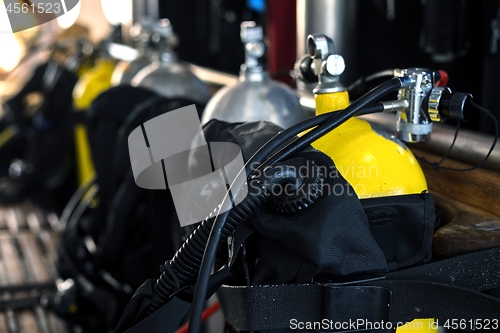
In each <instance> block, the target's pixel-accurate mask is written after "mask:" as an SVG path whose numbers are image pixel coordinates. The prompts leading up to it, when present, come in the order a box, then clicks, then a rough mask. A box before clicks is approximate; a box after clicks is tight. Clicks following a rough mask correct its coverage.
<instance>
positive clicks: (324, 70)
mask: <svg viewBox="0 0 500 333" xmlns="http://www.w3.org/2000/svg"><path fill="white" fill-rule="evenodd" d="M307 45H308V50H309V56H310V58H311V59H312V60H309V61H311V62H312V63H311V68H312V69H313V70H314V74H315V75H316V76H317V77H318V78H319V84H318V85H317V86H316V88H315V89H314V90H313V92H314V97H315V101H316V115H320V114H324V113H327V112H335V111H338V110H342V109H344V108H346V107H347V106H348V105H349V95H348V93H347V90H346V89H345V87H344V86H342V84H341V83H340V81H339V76H340V74H342V72H343V71H344V69H345V64H344V59H343V58H342V57H341V56H340V55H338V54H335V52H334V46H333V41H332V40H331V39H330V38H328V37H326V36H324V35H319V34H318V35H310V36H309V37H308V40H307ZM312 146H313V147H314V148H316V149H318V150H320V151H322V152H323V153H325V154H326V155H328V156H330V157H331V158H332V160H333V161H334V162H335V165H336V167H337V169H338V172H339V173H340V174H341V175H342V176H343V177H344V178H345V179H346V180H347V181H348V182H349V183H350V184H351V186H352V187H353V189H354V191H355V192H356V194H357V195H358V197H359V199H367V198H376V197H385V196H395V195H404V194H416V193H422V192H423V191H426V190H427V183H426V180H425V176H424V174H423V172H422V169H421V168H420V165H419V164H418V162H417V160H416V158H415V156H414V155H413V153H412V152H411V151H410V150H409V149H408V148H407V147H406V146H405V144H404V143H403V142H401V141H400V140H399V139H397V138H396V137H395V136H393V135H392V134H391V133H388V132H386V131H384V130H382V129H378V128H376V127H374V126H373V125H371V124H370V123H368V122H367V121H365V120H362V119H358V118H351V119H349V120H348V121H346V122H345V123H344V124H342V125H340V126H339V127H338V128H336V129H335V130H333V131H332V132H330V133H328V134H327V135H325V136H323V137H321V138H320V139H318V140H317V141H315V142H313V143H312ZM437 331H438V329H437V326H436V325H435V324H434V321H433V319H417V320H414V321H412V322H411V323H408V324H407V325H404V326H401V327H399V328H398V329H397V333H413V332H415V333H417V332H418V333H436V332H437Z"/></svg>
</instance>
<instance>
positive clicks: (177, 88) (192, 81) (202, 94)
mask: <svg viewBox="0 0 500 333" xmlns="http://www.w3.org/2000/svg"><path fill="white" fill-rule="evenodd" d="M154 32H155V34H157V35H158V38H161V39H162V40H163V41H164V42H159V43H158V51H157V52H155V54H154V55H153V59H154V60H153V62H152V63H151V64H150V65H148V66H147V67H145V68H143V69H142V70H141V71H139V73H137V75H136V76H135V77H134V78H133V79H132V82H131V84H132V86H140V87H143V88H149V89H151V90H152V91H154V92H156V93H158V94H159V95H161V96H163V97H167V98H175V97H189V98H190V99H192V100H193V101H196V102H199V103H207V102H208V100H209V99H210V96H211V93H210V89H209V88H208V86H207V85H206V84H205V83H204V82H202V81H201V80H200V79H199V78H197V77H196V76H195V75H194V74H193V73H192V72H191V71H190V69H189V67H188V66H187V65H186V64H185V63H183V62H181V61H179V60H178V59H177V56H176V55H175V53H174V52H173V50H172V49H173V47H174V46H175V45H176V44H177V37H176V35H175V34H174V32H173V29H172V26H171V24H170V21H169V20H167V19H162V20H160V21H158V25H157V26H155V28H154Z"/></svg>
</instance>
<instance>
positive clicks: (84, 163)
mask: <svg viewBox="0 0 500 333" xmlns="http://www.w3.org/2000/svg"><path fill="white" fill-rule="evenodd" d="M115 64H116V61H114V60H111V59H107V58H102V59H98V60H97V63H96V66H95V67H94V68H92V69H91V70H89V71H87V72H86V73H84V74H83V75H82V76H81V77H80V80H78V82H77V84H76V86H75V89H74V90H73V103H74V106H75V109H76V110H77V111H80V112H82V111H85V110H86V109H88V107H89V106H90V104H91V103H92V101H93V100H94V99H95V98H96V97H97V96H99V94H100V93H102V92H104V91H106V90H107V89H109V88H110V87H111V77H112V75H113V71H114V69H115ZM75 145H76V147H75V148H76V159H77V172H78V184H79V185H81V184H84V183H85V182H87V181H88V180H89V179H91V178H92V177H93V176H94V173H95V170H94V165H93V163H92V157H91V154H90V147H89V142H88V139H87V130H86V129H85V126H83V125H81V124H77V125H75Z"/></svg>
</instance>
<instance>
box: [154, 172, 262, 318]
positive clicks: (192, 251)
mask: <svg viewBox="0 0 500 333" xmlns="http://www.w3.org/2000/svg"><path fill="white" fill-rule="evenodd" d="M252 182H253V183H252V184H251V186H250V184H249V186H247V188H248V195H247V197H246V198H245V199H244V200H243V201H242V202H241V203H240V204H238V205H237V206H236V207H234V208H233V209H231V210H230V211H229V212H227V213H228V216H227V221H226V223H225V226H224V230H223V231H222V233H221V237H220V240H221V241H225V240H226V239H227V238H228V237H229V236H230V235H231V234H232V233H233V232H234V231H235V230H236V228H238V226H239V225H240V224H241V223H243V222H244V221H246V220H247V219H248V218H249V217H250V216H251V215H252V214H254V213H255V212H256V211H257V210H258V209H259V208H260V207H262V206H263V205H264V204H265V203H266V202H267V201H268V197H267V195H266V193H267V191H266V188H265V187H264V186H263V185H261V184H260V181H259V180H257V179H255V180H252ZM214 221H215V220H214V219H213V218H209V219H206V220H205V221H203V222H202V223H201V224H200V225H199V226H198V227H197V228H196V229H195V230H194V231H193V233H192V234H191V235H190V236H189V238H188V239H187V240H186V241H185V242H184V244H183V245H182V247H181V248H180V249H179V250H178V251H177V253H176V254H175V256H174V257H173V258H172V260H170V261H168V262H166V263H165V266H167V265H169V266H170V267H166V269H165V271H164V272H163V273H162V274H161V276H160V278H159V279H158V280H157V281H156V285H155V289H154V293H153V295H152V299H151V307H150V311H149V313H152V312H154V311H156V310H158V309H159V308H160V307H161V306H162V305H164V304H165V303H166V302H167V300H168V298H169V297H170V296H171V295H172V294H173V293H174V292H175V291H176V290H177V289H178V288H179V287H182V286H186V285H189V284H191V283H193V282H194V280H195V278H196V276H197V275H198V272H199V269H200V265H201V259H202V258H203V254H204V252H205V245H206V244H207V241H208V238H209V236H210V232H211V230H212V227H213V224H214ZM172 273H173V274H172Z"/></svg>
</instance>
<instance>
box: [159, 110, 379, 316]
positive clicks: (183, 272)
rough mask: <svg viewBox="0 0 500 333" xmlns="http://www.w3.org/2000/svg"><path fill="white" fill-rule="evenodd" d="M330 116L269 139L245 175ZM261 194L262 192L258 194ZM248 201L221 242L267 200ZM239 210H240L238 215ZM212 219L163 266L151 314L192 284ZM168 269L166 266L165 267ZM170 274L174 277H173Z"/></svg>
mask: <svg viewBox="0 0 500 333" xmlns="http://www.w3.org/2000/svg"><path fill="white" fill-rule="evenodd" d="M382 111H383V105H382V104H380V103H376V104H374V105H371V106H369V107H366V108H364V109H363V114H368V113H375V112H382ZM331 117H332V114H331V113H327V114H323V115H320V116H316V117H312V118H309V119H306V120H304V121H302V122H300V123H298V124H296V125H293V126H291V127H289V128H287V129H286V130H283V131H282V132H280V133H278V134H276V135H275V136H274V137H273V138H272V139H270V140H269V141H268V142H267V143H266V144H265V145H264V146H262V147H261V148H260V149H259V150H258V151H257V152H256V153H255V154H254V155H253V156H252V157H251V158H250V159H249V161H248V162H247V163H246V166H247V167H248V169H247V175H249V174H251V173H252V172H253V171H254V169H255V168H252V165H253V164H260V162H262V161H264V159H265V158H266V157H268V156H269V155H270V154H271V153H272V152H274V151H275V150H276V149H277V148H279V147H280V146H281V145H283V144H284V143H285V142H286V141H288V140H289V139H291V138H293V137H295V136H296V135H297V134H298V133H302V132H304V131H306V130H308V129H310V128H312V127H315V126H318V125H319V124H321V123H322V122H324V121H326V120H327V119H329V118H331ZM253 182H254V183H253V184H252V186H248V188H249V189H255V188H257V187H258V186H260V185H258V184H257V183H256V182H257V181H256V180H253ZM261 192H262V193H264V191H261ZM247 198H248V199H249V202H242V203H240V204H239V205H238V206H236V207H235V208H234V209H233V210H231V214H230V215H229V216H228V223H229V225H228V228H227V230H226V228H225V229H224V230H223V231H222V237H221V241H224V240H226V239H227V237H228V236H229V235H231V233H232V232H233V231H234V230H235V229H236V227H237V225H239V224H240V223H241V222H242V221H245V220H246V219H247V218H248V217H249V216H250V215H251V214H249V213H251V212H255V210H256V209H257V208H259V207H261V206H262V204H263V203H264V202H265V201H267V198H266V199H265V198H264V197H260V196H257V197H256V196H255V195H252V193H249V195H248V197H247ZM240 210H243V211H241V212H240ZM236 219H243V220H242V221H241V222H238V221H236ZM213 223H214V219H213V218H210V219H207V220H205V221H203V222H202V223H201V224H200V225H199V226H198V227H197V228H196V229H195V230H194V231H193V233H192V234H191V235H190V237H189V238H188V239H187V240H186V241H185V242H184V244H183V245H182V247H181V248H180V249H179V250H178V251H177V253H176V254H175V256H174V257H173V259H172V260H170V261H167V262H166V263H165V271H164V272H163V273H162V274H161V276H160V278H159V279H158V280H157V282H156V285H155V291H154V294H153V297H152V305H151V308H150V311H149V312H150V313H152V312H154V311H156V310H157V309H159V308H160V307H161V306H162V305H163V304H165V302H166V301H167V300H168V298H169V297H170V296H171V295H172V294H173V293H174V292H175V291H176V290H177V289H178V288H179V287H180V286H186V285H188V284H191V283H193V282H194V281H195V279H196V277H197V275H198V272H199V268H200V265H201V260H202V258H203V254H204V251H205V246H206V244H207V241H208V238H209V235H210V231H211V230H212V227H213ZM167 265H168V266H170V267H168V266H167ZM172 273H173V274H172Z"/></svg>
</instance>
